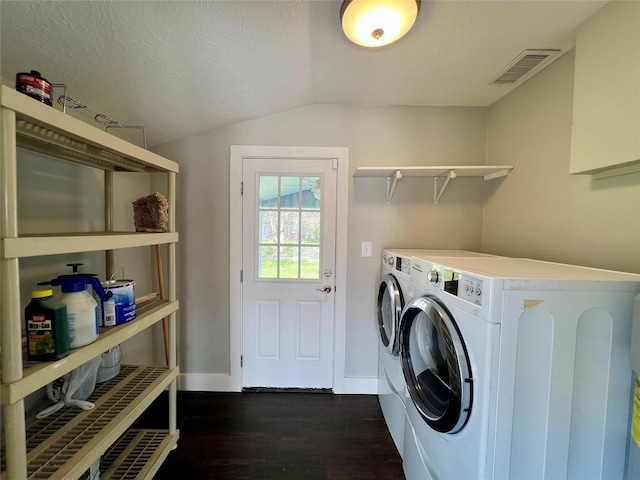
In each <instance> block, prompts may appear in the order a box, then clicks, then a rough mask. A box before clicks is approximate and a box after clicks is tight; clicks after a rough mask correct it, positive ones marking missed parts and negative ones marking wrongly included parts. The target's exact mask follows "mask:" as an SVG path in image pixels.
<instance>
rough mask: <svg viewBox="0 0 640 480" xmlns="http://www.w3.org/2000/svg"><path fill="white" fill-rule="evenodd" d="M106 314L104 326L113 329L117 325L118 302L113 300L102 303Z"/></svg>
mask: <svg viewBox="0 0 640 480" xmlns="http://www.w3.org/2000/svg"><path fill="white" fill-rule="evenodd" d="M102 312H103V313H104V326H105V327H113V326H114V325H115V324H116V302H115V301H114V300H113V299H111V300H108V301H106V302H103V303H102Z"/></svg>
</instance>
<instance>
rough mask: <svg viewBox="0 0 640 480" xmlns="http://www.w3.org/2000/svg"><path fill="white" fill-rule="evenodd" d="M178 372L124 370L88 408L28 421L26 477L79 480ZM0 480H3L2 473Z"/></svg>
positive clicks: (101, 387) (99, 391) (100, 390)
mask: <svg viewBox="0 0 640 480" xmlns="http://www.w3.org/2000/svg"><path fill="white" fill-rule="evenodd" d="M178 374H179V369H178V367H176V368H174V369H168V368H166V367H131V366H124V367H122V370H121V372H120V374H118V375H117V376H116V377H114V378H112V379H111V380H108V381H107V382H104V383H102V384H99V385H98V386H97V387H96V389H95V391H94V392H93V394H92V395H91V396H90V397H89V401H90V402H93V403H94V404H95V408H94V409H93V410H79V409H77V408H63V409H61V410H59V411H58V412H56V413H54V414H53V415H50V416H48V417H46V418H42V419H33V421H30V422H28V424H27V462H28V465H27V476H28V478H29V479H45V478H47V479H51V480H56V479H77V478H79V477H80V476H81V475H82V474H83V473H84V472H85V471H86V470H88V469H89V468H90V467H91V465H92V464H93V463H94V462H95V461H96V460H98V459H99V458H100V457H101V456H102V455H103V454H104V453H105V452H106V451H107V449H108V448H109V447H110V446H111V445H112V444H113V443H114V442H116V441H117V440H118V438H119V437H120V436H121V435H122V434H124V432H125V431H126V430H127V429H128V428H129V427H130V426H131V425H132V424H133V422H134V421H135V419H136V418H137V417H138V416H139V415H141V414H142V412H144V411H145V410H146V409H147V408H148V407H149V406H150V405H151V403H152V402H153V400H155V399H156V398H157V397H158V396H159V395H160V394H161V393H162V392H163V391H164V389H165V388H167V387H168V386H169V384H170V383H171V382H172V381H174V380H175V378H176V377H177V376H178ZM0 478H2V480H5V479H6V478H8V474H7V472H6V471H5V472H3V473H2V476H1V477H0Z"/></svg>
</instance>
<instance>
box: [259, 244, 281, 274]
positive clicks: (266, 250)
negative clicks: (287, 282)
mask: <svg viewBox="0 0 640 480" xmlns="http://www.w3.org/2000/svg"><path fill="white" fill-rule="evenodd" d="M276 248H277V247H259V248H258V255H259V259H258V268H259V272H258V277H259V278H278V256H277V250H276Z"/></svg>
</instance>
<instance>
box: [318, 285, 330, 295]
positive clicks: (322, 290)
mask: <svg viewBox="0 0 640 480" xmlns="http://www.w3.org/2000/svg"><path fill="white" fill-rule="evenodd" d="M316 292H324V293H331V285H325V286H324V287H322V288H316Z"/></svg>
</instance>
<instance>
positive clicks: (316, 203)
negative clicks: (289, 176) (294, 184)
mask: <svg viewBox="0 0 640 480" xmlns="http://www.w3.org/2000/svg"><path fill="white" fill-rule="evenodd" d="M321 194H322V179H321V177H302V208H304V209H311V210H319V209H320V203H321V202H320V199H321Z"/></svg>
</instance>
